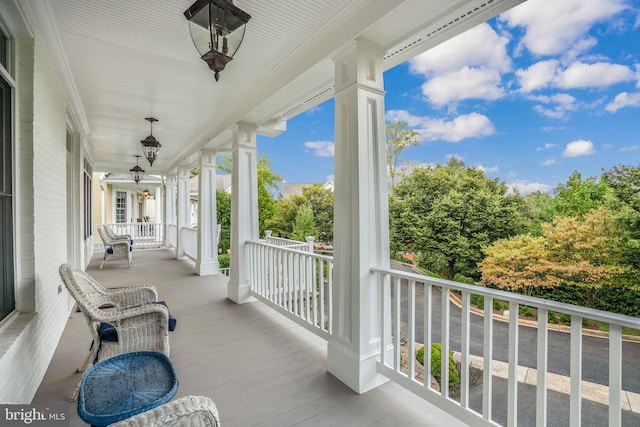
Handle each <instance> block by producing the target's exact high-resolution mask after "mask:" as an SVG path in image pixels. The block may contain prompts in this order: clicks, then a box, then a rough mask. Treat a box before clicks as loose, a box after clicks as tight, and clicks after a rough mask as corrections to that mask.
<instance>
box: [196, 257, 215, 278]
mask: <svg viewBox="0 0 640 427" xmlns="http://www.w3.org/2000/svg"><path fill="white" fill-rule="evenodd" d="M219 272H220V263H217V262H213V261H208V262H196V274H197V275H198V276H212V275H214V274H218V273H219Z"/></svg>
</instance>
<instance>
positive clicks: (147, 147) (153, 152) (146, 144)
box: [140, 117, 162, 166]
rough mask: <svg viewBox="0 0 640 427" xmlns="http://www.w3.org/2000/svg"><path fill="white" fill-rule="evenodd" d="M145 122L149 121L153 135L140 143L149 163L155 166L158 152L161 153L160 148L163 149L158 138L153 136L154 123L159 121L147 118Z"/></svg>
mask: <svg viewBox="0 0 640 427" xmlns="http://www.w3.org/2000/svg"><path fill="white" fill-rule="evenodd" d="M145 120H147V121H148V122H149V124H150V126H151V135H149V136H148V137H146V138H145V139H143V140H142V141H140V143H141V144H142V153H143V154H144V156H145V157H146V158H147V160H148V161H149V164H150V165H151V166H153V162H155V161H156V158H157V157H158V151H160V147H162V145H161V144H160V142H158V140H157V139H156V137H155V136H153V122H157V121H158V119H154V118H153V117H146V118H145Z"/></svg>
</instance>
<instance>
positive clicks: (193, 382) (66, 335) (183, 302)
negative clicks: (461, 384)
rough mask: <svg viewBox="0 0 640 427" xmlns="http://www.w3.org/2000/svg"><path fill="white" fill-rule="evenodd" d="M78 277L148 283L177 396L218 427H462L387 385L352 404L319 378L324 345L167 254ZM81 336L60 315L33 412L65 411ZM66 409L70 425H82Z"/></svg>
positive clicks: (330, 381)
mask: <svg viewBox="0 0 640 427" xmlns="http://www.w3.org/2000/svg"><path fill="white" fill-rule="evenodd" d="M98 266H99V259H98V258H97V257H96V258H95V259H93V260H92V262H91V263H90V265H89V267H88V268H87V272H88V273H89V274H91V275H92V276H93V277H94V278H96V279H97V280H98V281H99V282H100V283H102V284H103V285H105V286H107V287H111V286H120V285H127V284H135V283H153V284H154V285H156V286H157V287H158V290H159V294H160V298H161V299H162V300H165V301H166V302H167V304H168V305H169V307H170V310H171V313H172V315H173V316H174V317H175V318H176V319H177V321H178V324H177V328H176V330H175V331H173V332H170V345H171V360H172V362H173V364H174V366H175V369H176V373H177V375H178V379H179V382H180V386H179V390H178V395H177V397H179V396H184V395H189V394H195V395H203V396H208V397H210V398H212V399H213V401H214V402H215V403H216V406H217V407H218V411H219V413H220V417H221V423H222V425H223V426H225V427H231V426H238V427H245V426H293V425H299V426H379V427H382V426H394V427H395V426H442V425H447V427H455V426H458V425H464V424H462V423H461V422H460V421H458V420H456V419H455V418H453V417H452V416H450V415H448V414H446V413H445V412H443V411H441V410H440V409H438V408H435V407H434V406H433V405H431V404H430V403H428V402H425V401H423V400H422V399H420V398H418V397H416V396H415V395H413V394H412V393H410V392H408V391H405V390H404V389H402V388H400V387H399V386H397V385H395V384H393V383H387V384H384V385H382V386H380V387H378V388H376V389H374V390H371V391H369V392H367V393H365V394H362V395H359V394H357V393H355V392H353V391H352V390H351V389H349V388H348V387H347V386H345V385H344V384H343V383H342V382H340V381H339V380H337V379H336V378H335V377H333V376H332V375H331V374H329V373H328V372H327V370H326V351H327V350H326V349H327V345H326V342H325V341H324V340H323V339H321V338H319V337H317V336H315V335H314V334H312V333H311V332H309V331H307V330H306V329H304V328H302V327H300V326H298V325H297V324H295V323H294V322H292V321H290V320H289V319H286V318H285V317H283V316H281V315H279V314H278V313H276V312H274V311H273V310H271V309H270V308H269V307H267V306H266V305H264V304H262V303H260V302H257V301H256V302H252V303H247V304H242V305H237V304H235V303H233V302H231V301H229V300H228V299H227V298H226V282H227V279H226V277H224V276H221V275H218V276H207V277H200V276H197V275H195V274H194V266H193V263H192V262H191V261H189V260H176V259H175V258H174V257H173V253H172V252H171V251H164V250H140V251H136V252H135V253H134V265H133V267H131V268H128V267H126V263H119V262H117V261H111V262H107V263H106V264H105V266H104V268H103V270H99V269H98ZM89 342H90V336H89V331H88V329H87V327H86V324H85V323H84V320H83V318H82V316H81V315H80V313H77V312H74V313H72V315H71V316H70V318H69V320H68V322H67V325H66V328H65V330H64V332H63V335H62V337H61V340H60V343H59V345H58V347H57V349H56V352H55V354H54V357H53V360H52V361H51V364H50V366H49V369H48V370H47V373H46V375H45V377H44V379H43V382H42V384H41V386H40V388H39V389H38V392H37V393H36V396H35V397H34V399H33V403H44V404H65V403H68V398H69V396H70V395H71V392H72V391H73V388H74V386H75V384H76V383H77V381H79V379H80V374H75V373H74V372H75V370H76V368H78V367H79V366H80V365H81V364H82V362H83V360H84V357H85V355H86V352H87V350H88V345H89ZM68 404H69V414H70V417H71V420H70V425H71V426H81V425H84V424H83V423H82V421H81V420H80V419H79V417H78V416H77V411H76V407H75V404H72V403H68Z"/></svg>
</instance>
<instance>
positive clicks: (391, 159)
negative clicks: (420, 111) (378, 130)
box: [386, 121, 420, 196]
mask: <svg viewBox="0 0 640 427" xmlns="http://www.w3.org/2000/svg"><path fill="white" fill-rule="evenodd" d="M386 131H387V168H388V173H389V180H390V185H391V195H392V196H393V195H394V193H395V185H396V178H397V177H398V166H399V165H400V163H401V160H400V154H401V153H402V152H403V151H404V149H405V148H407V147H411V146H416V145H420V141H419V140H418V137H419V136H420V132H418V131H416V130H413V129H407V122H403V121H397V122H393V123H387V124H386Z"/></svg>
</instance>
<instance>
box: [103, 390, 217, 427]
mask: <svg viewBox="0 0 640 427" xmlns="http://www.w3.org/2000/svg"><path fill="white" fill-rule="evenodd" d="M160 426H169V427H183V426H184V427H187V426H202V427H204V426H207V427H219V426H220V418H219V416H218V409H217V408H216V405H215V404H214V403H213V401H212V400H211V399H209V398H208V397H204V396H184V397H181V398H179V399H175V400H173V401H171V402H169V403H165V404H164V405H161V406H158V407H157V408H154V409H151V410H150V411H147V412H143V413H141V414H138V415H134V416H133V417H131V418H128V419H126V420H123V421H120V422H117V423H115V424H111V427H160Z"/></svg>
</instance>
